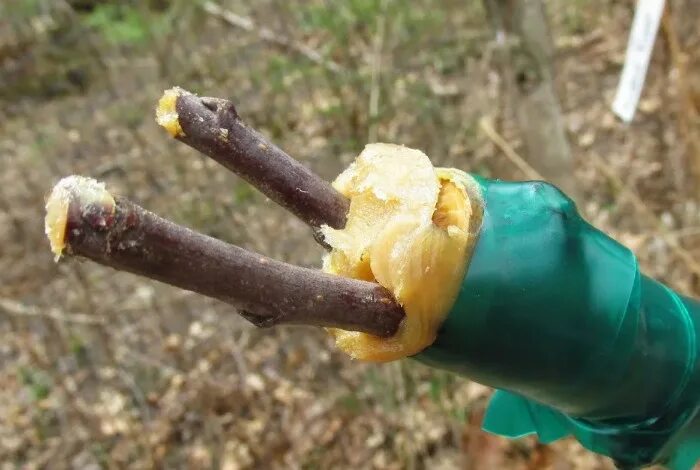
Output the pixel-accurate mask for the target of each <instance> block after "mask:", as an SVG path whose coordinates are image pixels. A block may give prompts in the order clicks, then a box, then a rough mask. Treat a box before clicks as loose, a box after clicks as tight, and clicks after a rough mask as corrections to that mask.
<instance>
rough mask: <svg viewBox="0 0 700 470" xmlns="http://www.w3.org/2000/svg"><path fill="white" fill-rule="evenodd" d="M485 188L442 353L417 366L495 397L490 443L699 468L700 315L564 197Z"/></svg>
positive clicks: (489, 416) (438, 348)
mask: <svg viewBox="0 0 700 470" xmlns="http://www.w3.org/2000/svg"><path fill="white" fill-rule="evenodd" d="M466 178H468V177H466ZM475 179H476V181H477V183H478V185H479V186H480V190H481V193H482V196H483V200H484V217H483V225H482V228H481V231H480V235H479V240H478V242H477V245H476V248H475V251H474V253H473V256H472V259H471V262H470V264H469V268H468V270H467V274H466V277H465V279H464V282H463V285H462V289H461V291H460V293H459V296H458V298H457V300H456V302H455V304H454V306H453V308H452V309H451V311H450V313H449V315H448V317H447V319H446V320H445V322H444V323H443V325H442V327H441V330H440V332H439V334H438V337H437V339H436V341H435V342H434V343H433V344H432V345H431V346H430V347H428V348H427V349H426V350H424V351H423V352H421V353H420V354H419V355H417V356H415V358H416V359H418V360H419V361H421V362H424V363H427V364H429V365H431V366H433V367H437V368H441V369H446V370H450V371H453V372H455V373H457V374H460V375H463V376H465V377H468V378H470V379H472V380H475V381H477V382H480V383H483V384H485V385H489V386H492V387H494V388H497V389H498V390H497V392H496V393H495V395H494V397H493V398H492V401H491V403H490V404H489V408H488V410H487V413H486V416H485V419H484V423H483V427H484V429H485V430H487V431H489V432H493V433H496V434H499V435H503V436H507V437H512V438H517V437H521V436H525V435H528V434H533V433H536V434H537V435H538V437H539V439H540V441H542V442H545V443H547V442H552V441H554V440H556V439H559V438H561V437H564V436H567V435H574V436H575V437H576V438H577V439H578V440H579V441H580V442H581V444H583V445H584V446H585V447H586V448H588V449H590V450H592V451H594V452H598V453H600V454H603V455H607V456H610V457H612V458H613V459H614V460H615V461H616V463H617V464H618V465H619V466H620V467H622V468H638V467H641V466H644V465H648V464H651V463H664V464H666V465H668V466H669V467H670V468H673V469H674V470H686V469H689V468H691V467H692V465H693V464H694V463H695V462H696V461H697V460H698V457H699V456H700V413H699V409H700V361H698V360H697V357H698V352H699V343H698V341H697V340H696V338H698V337H699V336H700V304H698V303H697V302H696V301H694V300H692V299H689V298H686V297H683V296H681V295H679V294H677V293H675V292H674V291H672V290H671V289H669V288H668V287H666V286H664V285H663V284H660V283H658V282H656V281H654V280H652V279H650V278H648V277H646V276H644V275H642V274H640V272H639V269H638V266H637V260H636V258H635V256H634V255H633V254H632V252H631V251H630V250H628V249H627V248H625V247H624V246H622V245H620V244H619V243H617V242H616V241H614V240H613V239H611V238H610V237H608V236H607V235H605V234H604V233H602V232H601V231H599V230H597V229H596V228H594V227H593V226H591V225H590V224H588V223H587V222H586V221H584V220H583V219H582V218H581V217H580V215H579V214H578V212H577V211H576V207H575V205H574V204H573V202H572V201H571V200H570V199H569V198H568V197H566V196H565V195H564V194H563V193H561V192H560V191H559V190H558V189H557V188H556V187H554V186H552V185H550V184H547V183H543V182H522V183H512V182H500V181H492V180H486V179H479V178H476V177H475Z"/></svg>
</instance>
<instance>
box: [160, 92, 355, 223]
mask: <svg viewBox="0 0 700 470" xmlns="http://www.w3.org/2000/svg"><path fill="white" fill-rule="evenodd" d="M168 93H174V94H175V96H174V97H172V98H171V99H173V98H174V99H175V100H176V101H175V107H174V108H175V109H174V111H175V113H176V115H175V116H174V119H175V120H176V121H175V122H174V123H173V124H174V125H176V126H177V127H178V129H179V130H175V131H174V132H172V131H171V133H173V134H174V135H175V137H176V138H177V139H178V140H180V141H182V142H184V143H186V144H187V145H189V146H191V147H193V148H195V149H197V150H199V151H200V152H202V153H203V154H205V155H208V156H209V157H211V158H213V159H214V160H216V161H217V162H219V163H220V164H222V165H223V166H225V167H226V168H228V169H229V170H231V171H233V172H234V173H236V174H237V175H239V176H240V177H242V178H243V179H245V180H246V181H248V182H249V183H250V184H252V185H253V186H255V187H256V188H258V189H259V190H260V191H262V192H263V193H264V194H265V195H266V196H268V197H269V198H270V199H272V200H273V201H275V202H277V203H278V204H280V205H281V206H282V207H284V208H285V209H287V210H289V211H290V212H292V213H293V214H294V215H296V216H297V217H299V218H300V219H301V220H303V221H304V222H306V223H307V224H309V225H310V226H312V227H320V226H321V225H323V224H327V225H330V226H331V227H334V228H342V227H344V226H345V220H346V216H347V212H348V209H349V207H350V203H349V201H348V200H347V198H345V197H344V196H343V195H341V194H340V193H339V192H337V191H336V190H335V189H334V188H333V187H332V186H331V185H330V184H329V183H328V182H326V181H324V180H323V179H322V178H320V177H319V176H318V175H316V174H315V173H313V172H312V171H311V170H309V169H308V168H306V167H305V166H304V165H302V164H301V163H299V162H298V161H296V160H294V159H293V158H292V157H290V156H289V155H287V154H286V153H285V152H284V151H282V150H281V149H280V148H278V147H277V146H275V145H274V144H272V143H271V142H269V141H268V140H267V139H265V137H263V136H262V135H261V134H260V133H258V132H257V131H256V130H255V129H252V128H250V127H248V126H247V125H246V124H245V123H244V122H243V121H241V119H240V118H239V116H238V113H236V109H235V107H234V105H233V103H232V102H230V101H228V100H223V99H218V98H199V97H197V96H195V95H193V94H192V93H189V92H186V91H184V90H180V89H174V90H170V91H168V92H166V95H165V96H164V99H166V98H165V97H166V96H168V95H167V94H168ZM161 103H162V101H161ZM162 107H163V105H162V104H161V107H160V108H159V112H161V114H162V113H163V112H164V111H162V109H161V108H162ZM160 122H161V124H162V123H163V122H164V121H163V120H161V121H160Z"/></svg>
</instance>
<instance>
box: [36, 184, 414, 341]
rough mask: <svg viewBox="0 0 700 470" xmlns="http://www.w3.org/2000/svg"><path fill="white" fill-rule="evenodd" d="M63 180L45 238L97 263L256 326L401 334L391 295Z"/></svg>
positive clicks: (97, 188)
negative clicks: (224, 307)
mask: <svg viewBox="0 0 700 470" xmlns="http://www.w3.org/2000/svg"><path fill="white" fill-rule="evenodd" d="M71 178H73V179H72V180H71V179H70V178H67V179H64V180H63V181H62V182H61V183H59V185H57V187H56V188H55V189H54V193H53V194H52V196H51V198H49V202H48V204H47V209H48V214H47V233H48V234H49V237H50V238H52V236H53V240H52V244H53V245H54V249H55V250H57V251H58V252H59V253H60V251H61V250H62V249H63V247H65V248H67V250H68V252H69V253H71V254H75V255H80V256H84V257H87V258H90V259H92V260H93V261H96V262H98V263H100V264H103V265H106V266H111V267H113V268H116V269H119V270H122V271H128V272H131V273H134V274H139V275H142V276H146V277H149V278H151V279H156V280H158V281H161V282H165V283H167V284H171V285H173V286H177V287H180V288H183V289H187V290H191V291H194V292H198V293H200V294H203V295H206V296H209V297H213V298H216V299H219V300H222V301H224V302H226V303H228V304H231V305H234V306H236V307H237V308H239V309H240V310H241V311H242V314H243V315H244V316H245V317H246V318H247V319H248V320H250V321H251V322H253V323H254V324H256V325H258V326H272V325H277V324H305V325H315V326H324V327H338V328H343V329H348V330H355V331H363V332H367V333H372V334H374V335H377V336H391V335H392V334H394V333H395V332H396V329H397V328H398V325H399V323H400V322H401V320H402V318H403V316H404V313H403V310H402V308H401V307H400V306H399V305H398V304H397V303H396V301H395V300H394V298H393V296H392V295H391V293H390V292H389V291H387V290H386V289H385V288H383V287H382V286H380V285H379V284H376V283H371V282H365V281H358V280H354V279H349V278H344V277H340V276H334V275H331V274H326V273H323V272H321V271H318V270H313V269H308V268H302V267H298V266H294V265H290V264H287V263H282V262H279V261H275V260H273V259H270V258H266V257H264V256H262V255H259V254H256V253H252V252H249V251H247V250H244V249H242V248H239V247H237V246H234V245H230V244H228V243H225V242H222V241H220V240H217V239H214V238H211V237H208V236H206V235H202V234H200V233H197V232H194V231H192V230H190V229H187V228H185V227H181V226H179V225H176V224H175V223H173V222H170V221H168V220H165V219H163V218H161V217H159V216H157V215H155V214H153V213H151V212H149V211H147V210H145V209H143V208H141V207H139V206H138V205H136V204H134V203H132V202H130V201H128V200H126V199H124V198H120V197H116V198H113V197H112V196H111V195H110V194H109V193H108V192H107V191H106V190H104V187H103V186H102V185H100V184H98V183H97V182H95V181H93V180H87V179H85V178H80V177H71Z"/></svg>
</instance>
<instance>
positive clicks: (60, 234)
mask: <svg viewBox="0 0 700 470" xmlns="http://www.w3.org/2000/svg"><path fill="white" fill-rule="evenodd" d="M72 201H75V202H76V203H77V204H78V205H79V206H80V207H86V206H88V205H90V204H99V205H100V206H101V207H107V208H111V211H112V213H114V210H115V204H114V198H113V197H112V195H111V194H109V192H108V191H107V190H106V189H105V185H104V183H100V182H98V181H96V180H94V179H92V178H86V177H84V176H75V175H74V176H68V177H66V178H63V179H62V180H61V181H59V182H58V184H56V186H54V188H53V190H52V191H51V194H50V195H49V197H48V199H47V200H46V217H45V218H44V231H45V232H46V236H47V237H48V239H49V244H50V245H51V251H52V252H53V254H54V255H55V258H54V259H55V261H58V260H59V259H60V258H61V255H62V254H63V250H64V249H65V248H66V223H67V221H68V207H69V205H70V203H71V202H72Z"/></svg>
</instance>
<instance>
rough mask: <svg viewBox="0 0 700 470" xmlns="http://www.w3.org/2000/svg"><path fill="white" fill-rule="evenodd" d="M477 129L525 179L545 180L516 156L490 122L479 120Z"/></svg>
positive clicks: (516, 153) (485, 118) (483, 119)
mask: <svg viewBox="0 0 700 470" xmlns="http://www.w3.org/2000/svg"><path fill="white" fill-rule="evenodd" d="M479 127H481V130H482V131H484V134H486V137H488V138H489V139H490V140H491V142H493V143H494V145H495V146H496V147H498V148H499V149H500V150H501V152H503V154H504V155H505V156H506V157H507V158H508V160H510V161H511V163H513V165H515V166H516V167H517V168H518V170H520V171H521V172H522V173H523V174H524V175H525V177H526V178H529V179H532V180H544V179H545V178H544V177H543V176H542V175H541V174H539V173H538V172H537V170H535V169H534V168H532V166H530V164H529V163H528V162H527V161H525V159H524V158H523V157H521V156H520V155H518V152H516V151H515V149H514V148H513V147H512V146H511V145H510V144H509V143H508V142H506V140H505V139H504V138H503V137H502V136H501V135H500V134H499V133H498V132H497V131H496V129H494V127H493V125H492V124H491V121H490V120H489V119H488V118H487V117H483V118H481V120H480V121H479Z"/></svg>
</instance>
